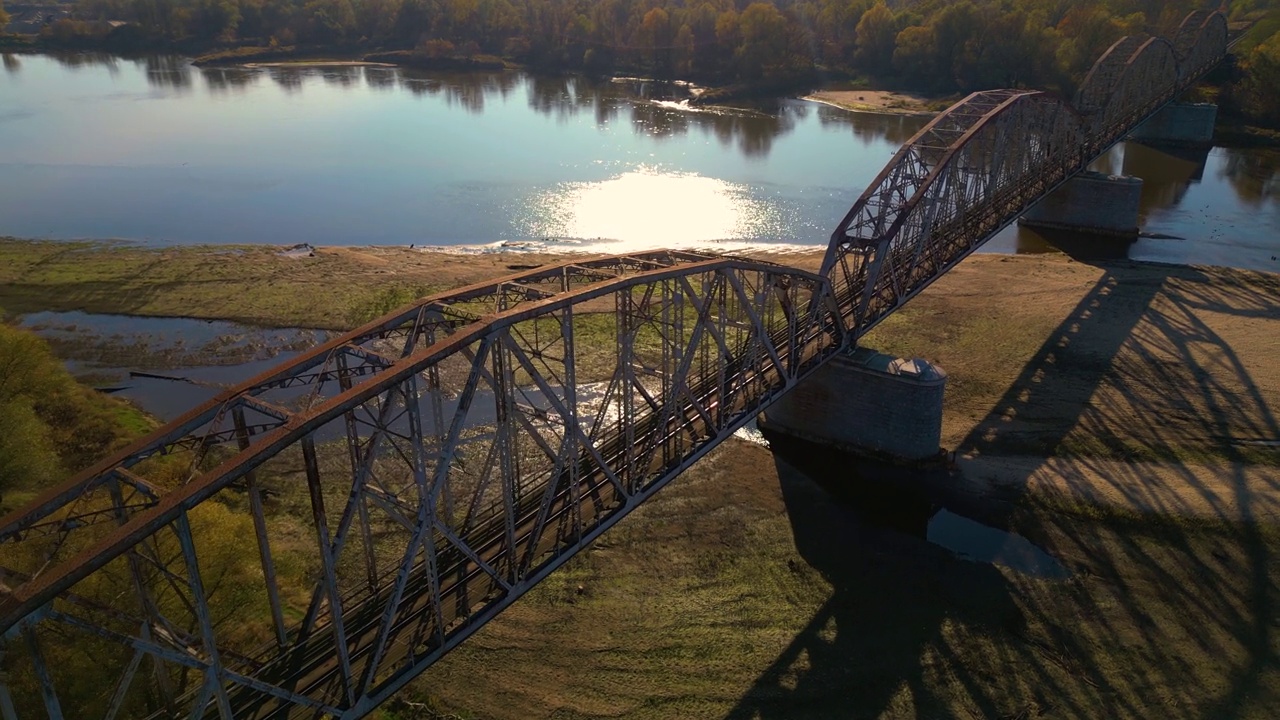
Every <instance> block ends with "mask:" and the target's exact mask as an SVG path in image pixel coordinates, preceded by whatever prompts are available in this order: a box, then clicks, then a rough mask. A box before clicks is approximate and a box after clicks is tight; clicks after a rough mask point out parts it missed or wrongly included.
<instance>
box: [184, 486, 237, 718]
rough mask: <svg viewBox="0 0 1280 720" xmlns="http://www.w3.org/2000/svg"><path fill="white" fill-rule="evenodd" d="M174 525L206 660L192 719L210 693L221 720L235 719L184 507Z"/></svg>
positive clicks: (197, 715)
mask: <svg viewBox="0 0 1280 720" xmlns="http://www.w3.org/2000/svg"><path fill="white" fill-rule="evenodd" d="M173 525H174V531H175V532H176V533H177V535H178V544H179V545H181V546H182V559H183V562H184V564H185V565H186V566H187V582H188V583H190V585H191V596H192V604H193V605H194V606H195V611H196V620H197V622H198V623H199V624H200V640H201V643H202V644H203V645H204V653H205V660H206V662H208V665H207V666H206V669H205V673H204V686H203V687H202V688H201V690H200V700H199V701H198V702H196V704H195V705H194V706H193V707H192V708H191V718H192V720H195V719H196V718H199V717H201V716H202V715H203V714H204V708H205V704H206V703H207V702H208V698H209V695H210V694H212V695H213V696H214V700H215V701H216V702H217V704H218V713H219V715H220V716H221V717H222V720H234V718H235V715H234V714H233V713H232V711H231V700H230V698H228V697H227V688H226V686H225V684H224V683H223V676H222V658H221V656H220V655H219V653H218V639H217V637H216V636H215V635H214V632H213V619H212V618H211V617H210V616H209V598H208V596H206V595H205V591H204V582H203V580H201V577H200V565H199V563H198V562H197V560H196V545H195V541H194V540H193V539H192V537H191V523H190V521H189V520H188V518H187V513H186V511H185V510H184V511H183V512H182V513H181V514H179V515H178V518H177V520H175V521H174V523H173Z"/></svg>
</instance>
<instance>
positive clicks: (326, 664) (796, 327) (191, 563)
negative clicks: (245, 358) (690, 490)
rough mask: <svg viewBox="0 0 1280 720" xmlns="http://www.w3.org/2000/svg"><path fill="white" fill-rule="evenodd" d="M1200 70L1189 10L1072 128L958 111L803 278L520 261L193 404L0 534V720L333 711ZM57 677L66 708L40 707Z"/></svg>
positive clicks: (976, 106)
mask: <svg viewBox="0 0 1280 720" xmlns="http://www.w3.org/2000/svg"><path fill="white" fill-rule="evenodd" d="M1225 51H1226V26H1225V22H1224V21H1223V19H1222V17H1221V16H1220V15H1217V14H1209V13H1193V14H1192V15H1190V16H1188V18H1187V20H1186V21H1185V22H1184V23H1183V25H1182V27H1181V29H1180V30H1179V33H1178V35H1177V37H1176V38H1175V39H1174V40H1173V41H1172V42H1166V41H1163V40H1158V39H1152V40H1139V39H1129V38H1126V39H1123V40H1121V41H1119V42H1117V43H1116V44H1115V45H1114V46H1112V48H1111V49H1110V50H1109V51H1108V52H1107V53H1106V54H1104V55H1103V57H1102V58H1100V59H1099V61H1098V63H1097V64H1096V65H1095V67H1094V69H1093V71H1091V72H1090V74H1089V76H1088V77H1087V78H1086V80H1085V82H1084V84H1083V85H1082V86H1081V89H1080V92H1079V93H1078V94H1077V97H1076V99H1075V103H1074V106H1073V105H1069V104H1067V103H1066V102H1064V101H1062V100H1059V99H1057V98H1054V97H1052V96H1049V95H1046V94H1043V93H1037V92H1027V91H1018V90H996V91H989V92H982V93H975V94H973V95H971V96H969V97H968V98H966V99H965V100H963V101H961V102H960V103H957V104H956V105H955V106H953V107H952V108H951V109H950V110H948V111H947V112H945V113H943V114H942V115H940V116H939V117H938V118H936V119H935V120H934V121H933V122H931V123H929V125H928V126H926V127H925V128H924V129H923V130H921V131H920V133H918V134H917V135H916V136H915V137H914V138H912V140H910V141H909V142H908V143H906V144H905V145H904V146H903V147H902V149H901V150H900V151H899V152H898V153H897V154H896V155H895V157H894V158H893V160H892V161H891V162H890V163H889V165H888V166H886V167H885V169H884V170H883V171H882V172H881V173H880V175H879V176H878V177H877V178H876V180H875V181H874V182H873V183H872V185H871V186H870V187H869V188H867V190H866V192H864V193H863V195H862V196H861V197H860V198H859V199H858V201H857V202H856V203H855V204H854V206H853V207H852V209H851V210H850V211H849V214H848V215H847V216H846V217H845V218H844V220H843V221H842V222H841V224H840V226H839V227H838V228H837V230H836V231H835V233H833V235H832V238H831V245H830V248H829V251H828V254H827V257H826V260H825V262H824V265H823V270H822V272H821V273H818V274H814V273H807V272H803V271H800V270H795V269H792V268H787V267H782V266H778V265H772V264H768V263H763V262H758V261H751V260H745V259H737V258H729V257H720V256H712V255H707V254H701V253H686V252H675V251H657V252H652V253H643V254H633V255H621V256H613V257H607V258H600V259H594V260H583V261H576V262H572V263H564V264H561V265H555V266H550V267H543V268H538V269H536V270H532V271H529V272H525V273H520V274H518V275H514V276H511V277H508V278H504V279H501V280H496V281H492V282H487V283H480V284H477V285H474V286H471V287H467V288H463V289H460V290H457V291H453V292H449V293H444V294H441V295H437V296H433V297H430V298H426V299H423V300H421V301H419V302H416V303H414V304H412V305H410V306H407V307H405V308H402V309H400V310H398V311H396V312H393V313H391V314H388V315H387V316H385V317H382V318H379V319H378V320H375V321H373V322H371V323H369V324H367V325H365V326H364V327H361V328H359V329H357V330H355V331H353V332H351V333H348V334H346V335H344V336H342V337H339V338H336V339H334V340H332V341H330V342H328V343H326V344H324V345H322V346H320V347H318V348H316V349H315V350H313V351H311V352H308V353H305V354H303V355H301V356H299V357H298V358H295V359H293V360H291V361H289V362H286V363H283V364H281V365H280V366H278V367H276V368H273V369H272V370H270V371H268V372H266V373H263V374H262V375H260V376H259V377H256V378H254V379H252V380H250V381H248V382H246V383H244V384H243V385H241V386H239V387H237V388H235V389H233V390H229V391H226V392H224V393H222V394H220V395H219V396H217V397H215V398H214V399H212V400H210V401H209V402H207V403H205V404H204V405H202V406H200V407H198V408H196V409H194V410H192V411H190V412H188V413H186V414H185V415H183V416H182V417H181V418H179V419H178V420H177V421H175V422H173V423H171V424H169V425H167V426H165V427H164V428H161V429H160V430H157V431H156V432H154V433H152V434H151V435H150V436H148V437H147V438H144V439H143V440H140V441H139V442H138V443H135V444H134V445H132V446H130V447H129V448H126V449H125V450H124V451H123V452H121V453H119V454H117V455H115V456H113V457H111V458H109V459H107V460H104V461H103V462H101V463H99V464H97V465H96V466H94V467H92V468H90V469H88V470H87V471H85V472H83V473H81V474H79V475H78V476H76V477H75V478H72V479H71V480H69V481H68V482H66V483H64V484H62V485H60V486H58V487H56V488H53V489H51V490H49V491H48V492H46V493H44V494H43V495H41V496H40V497H39V498H37V499H36V500H35V501H34V502H32V503H30V504H29V505H28V506H27V507H25V508H22V509H20V510H17V511H15V512H13V513H10V514H9V515H8V516H6V517H4V518H2V519H0V553H2V554H0V672H3V674H0V717H3V718H4V720H16V718H17V717H18V713H24V715H23V716H22V717H27V714H35V716H37V717H38V716H40V715H41V714H44V715H47V716H49V717H53V718H61V717H64V716H76V717H78V716H81V715H85V714H86V713H89V712H95V713H97V714H98V715H100V716H102V717H105V718H108V719H111V718H117V717H171V716H173V717H176V716H185V717H190V718H201V717H222V718H230V717H236V718H284V717H318V716H340V717H348V718H357V717H362V716H363V715H365V714H366V713H368V711H370V710H371V709H372V708H373V707H375V706H376V705H377V704H378V703H379V702H381V701H383V700H385V699H386V698H387V697H389V696H390V695H391V694H392V693H394V692H395V691H397V690H398V689H399V688H401V687H403V685H404V684H405V683H406V682H408V681H409V680H410V679H412V678H413V677H415V676H416V675H417V674H418V673H420V672H421V671H422V670H423V669H424V668H426V667H427V666H429V665H430V664H431V663H433V662H435V660H437V659H438V658H439V657H441V656H442V655H443V654H444V653H446V652H448V650H449V649H451V648H453V647H455V646H457V645H458V644H459V643H461V642H462V641H464V640H465V639H466V638H467V637H468V636H469V635H470V634H471V633H473V632H475V630H476V629H478V628H479V627H481V626H482V625H483V624H484V623H485V622H487V621H488V620H489V619H491V618H492V617H494V616H495V615H496V614H497V613H499V612H501V610H502V609H503V608H505V607H507V606H508V605H509V604H510V603H512V602H514V601H515V600H516V599H517V598H519V597H520V596H521V595H522V594H523V593H524V592H526V591H527V590H528V589H529V588H530V587H532V586H533V585H535V584H536V583H537V582H539V581H540V580H542V579H543V578H544V577H546V575H547V574H549V573H550V572H552V571H554V570H555V569H556V568H557V567H559V566H560V565H561V564H562V563H563V562H565V561H566V560H567V559H568V558H569V557H571V556H572V555H573V554H574V553H575V552H576V551H577V550H579V549H580V548H582V547H584V546H585V545H586V544H588V543H590V542H591V541H592V540H593V539H594V538H596V537H598V536H599V535H600V534H601V533H603V532H605V531H606V530H607V529H608V528H609V527H611V526H612V525H613V524H614V523H616V522H618V521H619V520H620V519H621V518H623V517H624V516H626V514H627V513H629V512H630V511H631V510H632V509H634V508H635V507H637V506H638V505H639V504H641V503H642V502H644V501H645V500H646V499H647V498H649V497H651V496H652V495H653V493H655V492H657V491H658V490H659V489H660V488H661V487H663V486H664V485H665V484H666V483H667V482H669V481H670V480H671V479H673V478H674V477H676V476H677V475H678V474H679V473H680V472H681V471H682V470H684V469H685V468H687V467H688V466H689V465H690V464H691V463H693V462H695V461H696V460H697V459H698V458H700V457H701V456H703V455H704V454H705V453H706V452H708V451H709V450H710V449H711V448H712V447H714V446H715V445H716V444H717V443H719V442H721V441H722V440H724V439H725V438H726V437H728V435H729V434H731V433H732V432H733V431H734V430H736V429H737V428H738V427H740V426H741V425H743V424H744V423H746V422H747V421H749V420H750V418H752V417H753V416H754V415H755V414H756V413H757V412H759V411H760V410H762V409H764V408H765V407H766V406H767V405H768V404H769V403H770V402H772V401H773V400H774V399H776V398H777V397H778V396H780V395H781V394H782V393H785V392H786V391H787V390H789V389H790V388H791V387H793V386H794V385H795V384H796V383H797V382H799V381H801V380H802V379H803V378H805V377H806V376H807V375H808V374H809V373H811V372H812V371H813V370H815V369H816V368H817V367H819V366H820V365H821V364H822V363H823V362H825V361H826V360H828V359H829V358H831V357H832V356H834V355H835V354H837V353H839V352H842V351H844V350H846V349H848V348H849V347H851V346H853V345H854V344H856V342H857V339H858V337H860V336H861V335H862V334H863V333H865V332H866V331H867V330H869V329H870V328H871V327H873V326H874V325H875V324H876V323H877V322H879V321H880V320H881V319H883V318H884V317H886V316H887V315H888V314H889V313H891V312H893V311H894V310H895V309H896V308H898V307H900V306H901V305H902V303H904V302H906V301H907V300H908V299H910V298H911V297H913V296H914V295H915V294H917V293H919V292H920V291H921V290H922V289H923V288H924V287H926V286H927V285H928V284H929V283H931V282H933V281H934V280H935V279H936V278H938V277H939V276H940V275H942V274H943V273H945V272H946V271H947V270H948V269H949V268H950V267H952V266H954V265H955V264H956V263H957V262H959V261H960V260H961V259H963V258H964V257H966V256H967V255H968V254H969V253H970V252H972V251H973V250H974V249H975V248H977V247H978V246H979V245H981V244H982V243H983V242H985V241H986V240H987V239H988V238H989V237H991V236H992V235H993V234H994V233H995V232H997V231H998V230H999V229H1000V228H1002V227H1004V226H1005V225H1007V224H1008V223H1009V222H1011V221H1012V220H1014V219H1015V218H1016V217H1017V216H1018V215H1019V214H1021V213H1022V212H1023V211H1025V210H1026V209H1027V208H1028V207H1030V205H1032V204H1034V203H1035V202H1036V201H1038V200H1039V199H1040V198H1042V197H1044V196H1045V195H1046V194H1047V193H1048V192H1050V191H1051V190H1053V188H1054V187H1056V186H1057V185H1058V184H1060V183H1061V182H1063V181H1065V180H1066V179H1067V178H1069V177H1071V176H1072V175H1074V174H1075V173H1077V172H1079V171H1080V170H1083V169H1084V168H1085V167H1086V166H1087V165H1088V163H1089V162H1090V161H1092V160H1093V159H1094V158H1095V157H1097V156H1098V155H1099V154H1100V153H1102V152H1104V151H1105V150H1106V149H1107V148H1109V147H1111V145H1113V144H1114V143H1115V142H1117V141H1118V140H1120V139H1121V138H1123V137H1124V136H1125V135H1126V134H1127V133H1128V132H1129V131H1130V130H1131V129H1132V128H1133V127H1134V126H1136V125H1137V124H1138V123H1140V122H1141V121H1143V120H1144V119H1145V118H1147V117H1149V116H1150V115H1151V114H1152V113H1153V112H1155V111H1156V110H1158V109H1159V108H1160V107H1162V106H1163V105H1164V104H1166V103H1167V102H1169V101H1170V100H1172V99H1173V98H1174V97H1176V96H1177V95H1178V94H1179V93H1181V92H1182V91H1184V90H1185V89H1186V88H1188V87H1189V86H1190V85H1192V84H1193V83H1194V82H1196V80H1197V79H1198V78H1200V77H1201V76H1202V75H1203V74H1204V73H1205V72H1207V71H1208V70H1210V69H1212V67H1214V66H1215V65H1216V64H1217V63H1218V62H1219V61H1220V60H1221V59H1222V57H1223V56H1224V54H1225ZM282 504H283V505H290V506H293V507H294V510H291V511H287V512H286V511H283V510H282V509H281V507H280V506H281V505H282ZM86 657H87V658H91V659H92V662H88V663H86V661H85V658H86ZM86 673H89V674H90V675H91V676H92V677H93V678H95V682H96V681H97V679H99V676H100V684H101V689H100V692H98V694H97V695H96V696H95V695H93V693H92V692H90V693H89V695H90V697H87V698H86V697H83V696H84V695H85V693H84V691H83V689H82V690H81V692H79V693H77V694H74V695H75V696H74V697H72V696H69V695H64V694H60V690H64V689H65V688H67V687H68V686H69V685H70V683H72V682H74V681H83V676H84V675H85V674H86ZM77 674H79V675H77ZM71 702H77V703H80V705H78V706H71V705H69V703H71Z"/></svg>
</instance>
